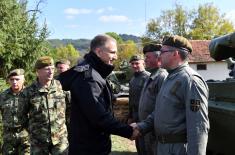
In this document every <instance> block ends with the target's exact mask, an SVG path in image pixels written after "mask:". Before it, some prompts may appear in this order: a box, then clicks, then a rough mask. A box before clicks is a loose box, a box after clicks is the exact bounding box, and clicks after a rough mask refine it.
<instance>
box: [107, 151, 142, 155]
mask: <svg viewBox="0 0 235 155" xmlns="http://www.w3.org/2000/svg"><path fill="white" fill-rule="evenodd" d="M110 155H138V154H137V152H127V151H124V152H119V151H112V153H111V154H110Z"/></svg>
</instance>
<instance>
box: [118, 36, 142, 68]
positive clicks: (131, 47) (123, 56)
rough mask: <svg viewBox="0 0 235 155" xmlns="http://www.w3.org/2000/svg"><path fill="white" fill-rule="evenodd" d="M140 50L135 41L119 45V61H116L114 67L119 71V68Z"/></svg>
mask: <svg viewBox="0 0 235 155" xmlns="http://www.w3.org/2000/svg"><path fill="white" fill-rule="evenodd" d="M138 51H139V49H138V47H137V45H136V44H135V43H134V41H131V40H128V41H125V42H123V43H122V44H118V53H117V55H118V59H117V60H116V61H115V63H114V65H115V66H116V70H119V67H120V66H121V64H122V63H123V62H128V64H129V59H130V58H131V56H132V55H134V54H136V53H138Z"/></svg>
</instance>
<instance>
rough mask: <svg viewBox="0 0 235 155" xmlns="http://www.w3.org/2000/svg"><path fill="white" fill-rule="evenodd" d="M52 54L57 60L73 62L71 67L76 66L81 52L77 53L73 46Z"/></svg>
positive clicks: (60, 48) (57, 49)
mask: <svg viewBox="0 0 235 155" xmlns="http://www.w3.org/2000/svg"><path fill="white" fill-rule="evenodd" d="M52 53H53V57H54V59H55V60H60V59H67V60H69V61H70V62H71V65H74V64H76V63H77V60H78V57H79V56H80V53H79V51H77V50H76V49H75V48H74V46H73V45H72V44H68V45H67V46H61V47H58V48H56V49H55V50H54V51H53V52H52Z"/></svg>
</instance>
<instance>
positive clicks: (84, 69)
mask: <svg viewBox="0 0 235 155" xmlns="http://www.w3.org/2000/svg"><path fill="white" fill-rule="evenodd" d="M89 68H90V65H89V64H86V65H81V66H76V67H74V70H75V71H77V72H84V71H88V70H89Z"/></svg>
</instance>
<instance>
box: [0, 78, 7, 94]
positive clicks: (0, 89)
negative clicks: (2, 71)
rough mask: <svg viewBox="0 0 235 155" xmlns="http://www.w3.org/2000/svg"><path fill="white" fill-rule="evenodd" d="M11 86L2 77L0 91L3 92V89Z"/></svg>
mask: <svg viewBox="0 0 235 155" xmlns="http://www.w3.org/2000/svg"><path fill="white" fill-rule="evenodd" d="M8 87H9V86H8V84H7V83H6V80H5V79H2V78H0V92H2V91H3V90H5V89H7V88H8Z"/></svg>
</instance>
